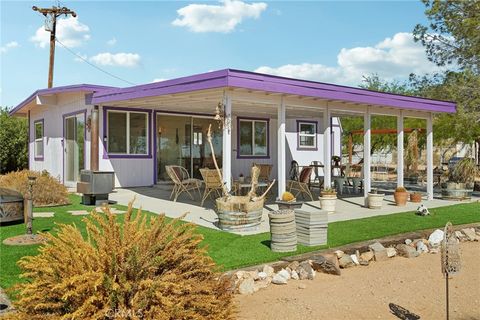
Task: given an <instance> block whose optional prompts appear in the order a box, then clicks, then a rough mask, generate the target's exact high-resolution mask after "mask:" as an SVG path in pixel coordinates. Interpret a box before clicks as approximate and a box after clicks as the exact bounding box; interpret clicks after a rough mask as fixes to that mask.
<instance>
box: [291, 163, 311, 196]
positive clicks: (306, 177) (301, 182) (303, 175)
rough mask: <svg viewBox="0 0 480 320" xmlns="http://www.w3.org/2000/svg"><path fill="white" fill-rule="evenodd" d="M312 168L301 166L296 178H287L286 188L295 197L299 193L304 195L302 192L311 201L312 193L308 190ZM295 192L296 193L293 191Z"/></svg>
mask: <svg viewBox="0 0 480 320" xmlns="http://www.w3.org/2000/svg"><path fill="white" fill-rule="evenodd" d="M312 172H313V168H312V167H310V166H307V167H303V169H302V171H300V175H299V177H298V180H288V181H287V189H288V191H290V192H291V193H293V194H294V195H295V197H297V196H298V195H299V194H301V195H302V197H304V194H306V195H308V196H309V197H310V199H311V200H312V201H313V195H312V192H311V191H310V177H311V176H312ZM295 192H296V193H295Z"/></svg>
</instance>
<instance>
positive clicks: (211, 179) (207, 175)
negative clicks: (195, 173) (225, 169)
mask: <svg viewBox="0 0 480 320" xmlns="http://www.w3.org/2000/svg"><path fill="white" fill-rule="evenodd" d="M200 174H201V175H202V179H203V182H204V183H205V190H204V192H203V197H202V202H201V203H200V206H203V203H204V202H205V199H207V198H208V196H210V195H211V194H212V193H216V194H217V195H218V196H219V197H221V195H222V185H223V182H222V180H221V179H220V175H219V174H218V171H217V169H207V168H203V169H200Z"/></svg>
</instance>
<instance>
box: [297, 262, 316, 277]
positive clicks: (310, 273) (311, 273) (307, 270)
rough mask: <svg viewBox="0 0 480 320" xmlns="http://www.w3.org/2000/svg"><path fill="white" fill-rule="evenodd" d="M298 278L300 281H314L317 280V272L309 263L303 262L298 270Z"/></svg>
mask: <svg viewBox="0 0 480 320" xmlns="http://www.w3.org/2000/svg"><path fill="white" fill-rule="evenodd" d="M297 273H298V277H299V278H300V280H305V279H308V280H313V279H314V278H315V270H313V268H312V266H311V265H310V263H309V262H308V261H303V262H301V263H300V265H299V266H298V268H297Z"/></svg>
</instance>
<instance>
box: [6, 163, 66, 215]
mask: <svg viewBox="0 0 480 320" xmlns="http://www.w3.org/2000/svg"><path fill="white" fill-rule="evenodd" d="M30 176H33V177H36V178H37V179H36V182H35V184H34V185H33V204H34V206H37V207H38V206H52V205H64V204H69V203H70V201H69V199H68V191H67V188H66V187H65V186H64V185H63V184H61V183H60V181H58V179H56V178H54V177H52V176H51V175H50V174H49V173H48V172H47V171H42V172H38V171H30V170H22V171H15V172H10V173H8V174H6V175H4V176H0V187H3V188H8V189H13V190H16V191H18V192H20V193H21V194H23V196H25V195H26V194H27V192H28V177H30Z"/></svg>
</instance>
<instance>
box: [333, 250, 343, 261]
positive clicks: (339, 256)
mask: <svg viewBox="0 0 480 320" xmlns="http://www.w3.org/2000/svg"><path fill="white" fill-rule="evenodd" d="M334 253H335V255H336V256H337V258H338V259H340V258H341V257H342V256H343V255H344V254H345V252H343V251H342V250H337V251H335V252H334Z"/></svg>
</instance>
